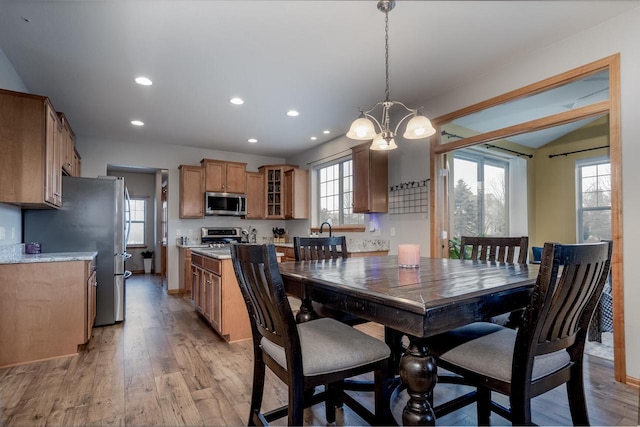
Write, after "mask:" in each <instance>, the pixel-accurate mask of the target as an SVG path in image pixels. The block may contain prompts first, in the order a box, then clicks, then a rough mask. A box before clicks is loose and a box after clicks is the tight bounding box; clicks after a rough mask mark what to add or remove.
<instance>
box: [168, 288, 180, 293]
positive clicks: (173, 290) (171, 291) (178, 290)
mask: <svg viewBox="0 0 640 427" xmlns="http://www.w3.org/2000/svg"><path fill="white" fill-rule="evenodd" d="M167 293H168V294H181V293H182V290H181V289H168V290H167Z"/></svg>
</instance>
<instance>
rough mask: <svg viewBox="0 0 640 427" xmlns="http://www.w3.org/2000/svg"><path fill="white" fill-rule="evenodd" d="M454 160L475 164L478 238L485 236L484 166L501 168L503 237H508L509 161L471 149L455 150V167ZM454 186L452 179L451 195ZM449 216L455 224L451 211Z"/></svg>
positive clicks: (452, 206)
mask: <svg viewBox="0 0 640 427" xmlns="http://www.w3.org/2000/svg"><path fill="white" fill-rule="evenodd" d="M455 159H460V160H465V161H468V162H474V163H476V165H477V166H476V172H477V182H476V185H477V188H476V190H477V199H476V205H477V224H478V230H477V232H478V234H477V235H478V236H485V234H483V230H484V229H485V220H486V203H485V200H486V197H485V189H486V185H485V176H484V175H485V167H486V166H493V167H498V168H502V169H503V170H504V176H505V182H504V214H505V215H504V227H505V232H504V236H509V230H510V227H511V221H510V218H509V215H510V211H509V206H510V202H511V200H510V182H509V181H510V179H511V175H510V170H509V168H510V164H509V160H508V159H505V158H504V157H501V156H495V155H491V154H486V153H480V152H476V151H474V150H473V149H461V150H456V151H455V152H454V154H453V156H452V163H453V164H454V165H455ZM453 175H454V176H455V166H454V167H453ZM478 183H481V185H478ZM455 185H456V180H455V179H452V194H453V191H454V189H455ZM451 208H452V209H454V208H455V205H454V204H453V203H452V204H451ZM450 215H451V219H452V223H453V222H455V220H454V219H453V211H452V212H451V213H450ZM453 232H454V235H456V233H457V230H455V229H454V230H453ZM486 236H492V237H503V236H498V235H493V234H487V235H486Z"/></svg>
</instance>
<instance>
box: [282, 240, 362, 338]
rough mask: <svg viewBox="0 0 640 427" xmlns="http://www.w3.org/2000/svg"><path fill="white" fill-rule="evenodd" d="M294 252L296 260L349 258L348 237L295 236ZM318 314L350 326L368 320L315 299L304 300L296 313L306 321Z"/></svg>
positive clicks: (301, 319) (298, 317)
mask: <svg viewBox="0 0 640 427" xmlns="http://www.w3.org/2000/svg"><path fill="white" fill-rule="evenodd" d="M293 254H294V257H295V260H296V261H314V260H327V259H340V258H347V257H348V253H347V239H346V237H344V236H332V237H294V238H293ZM316 316H318V317H331V318H333V319H336V320H339V321H341V322H342V323H346V324H348V325H350V326H355V325H358V324H361V323H365V322H366V320H364V319H361V318H359V317H357V316H353V315H351V314H347V313H344V312H342V311H339V310H335V309H332V308H329V307H326V306H325V305H323V304H320V303H317V302H315V301H310V300H303V301H302V302H301V305H300V307H299V309H298V313H297V314H296V320H297V321H298V322H304V321H306V320H309V319H313V318H315V317H316Z"/></svg>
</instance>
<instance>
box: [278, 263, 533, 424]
mask: <svg viewBox="0 0 640 427" xmlns="http://www.w3.org/2000/svg"><path fill="white" fill-rule="evenodd" d="M538 268H539V266H538V265H531V264H505V263H495V262H480V261H471V260H457V259H444V258H421V259H420V267H419V268H400V267H398V257H397V256H385V257H365V258H346V259H337V260H319V261H296V262H284V263H281V264H280V273H281V274H282V278H283V281H284V283H285V287H286V290H287V292H288V293H289V294H291V295H294V296H296V297H299V298H301V299H302V300H303V305H304V309H305V310H311V309H310V305H309V304H308V302H309V301H311V300H313V301H316V302H319V303H322V304H323V305H327V306H330V307H332V308H335V309H338V310H340V311H343V312H345V313H349V314H352V315H356V316H358V317H361V318H363V319H366V320H370V321H373V322H377V323H380V324H382V325H384V326H385V327H386V328H391V329H392V330H395V331H398V332H400V333H401V334H404V335H406V336H407V337H408V338H409V345H408V346H407V348H406V350H405V352H404V354H403V355H402V357H401V358H400V360H399V371H398V372H399V374H400V379H401V380H402V383H403V385H404V386H406V389H407V393H408V395H409V400H408V402H407V404H406V406H405V408H404V410H403V414H402V422H403V424H405V425H433V424H434V423H435V415H434V412H433V408H432V407H431V405H430V403H429V395H430V394H431V393H432V392H433V388H434V386H435V383H436V375H437V368H436V363H435V360H434V359H433V357H431V356H430V355H429V352H428V348H427V344H426V338H428V337H430V336H432V335H435V334H438V333H441V332H445V331H448V330H451V329H453V328H457V327H459V326H463V325H466V324H469V323H472V322H475V321H479V320H486V319H488V318H490V317H492V316H495V315H499V314H502V313H508V312H510V311H512V310H515V309H518V308H522V307H524V306H525V305H526V304H527V302H528V300H529V295H530V291H531V289H532V287H533V285H534V284H535V281H536V277H537V275H538ZM311 316H313V313H311Z"/></svg>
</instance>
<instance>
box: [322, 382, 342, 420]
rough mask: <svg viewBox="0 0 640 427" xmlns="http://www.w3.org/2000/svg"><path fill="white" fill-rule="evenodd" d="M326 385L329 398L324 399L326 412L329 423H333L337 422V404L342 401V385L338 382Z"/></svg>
mask: <svg viewBox="0 0 640 427" xmlns="http://www.w3.org/2000/svg"><path fill="white" fill-rule="evenodd" d="M325 387H326V391H327V399H326V400H325V401H324V412H325V417H326V419H327V423H329V424H331V423H335V422H336V406H337V405H338V402H339V401H340V399H339V398H338V393H340V387H339V386H337V385H336V384H327V385H326V386H325Z"/></svg>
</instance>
